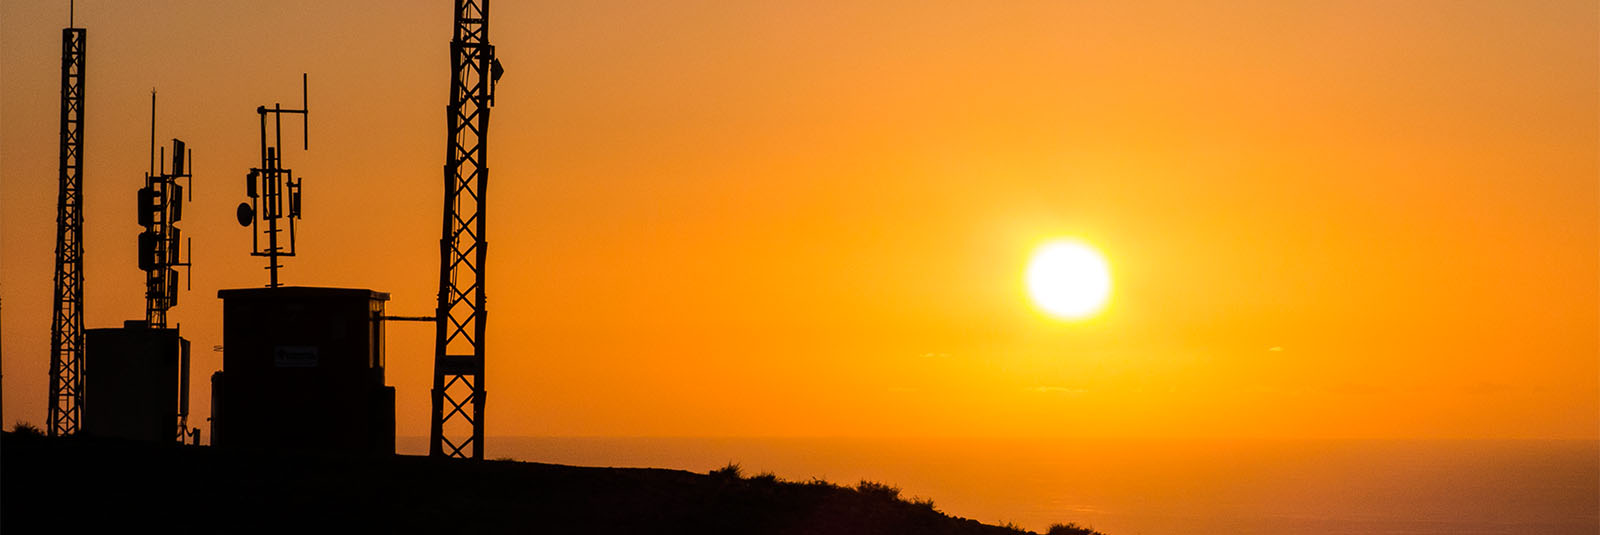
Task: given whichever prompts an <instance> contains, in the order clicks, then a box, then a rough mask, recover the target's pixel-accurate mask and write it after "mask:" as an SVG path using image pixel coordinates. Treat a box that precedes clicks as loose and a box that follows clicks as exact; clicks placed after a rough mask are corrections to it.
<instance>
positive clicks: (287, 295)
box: [211, 286, 394, 455]
mask: <svg viewBox="0 0 1600 535" xmlns="http://www.w3.org/2000/svg"><path fill="white" fill-rule="evenodd" d="M217 296H218V297H221V298H222V303H223V304H222V310H223V312H222V345H223V357H222V371H220V372H217V373H216V374H214V375H212V376H211V425H212V431H211V443H212V445H215V446H218V447H248V448H262V449H296V450H312V451H335V452H347V453H370V454H381V455H389V454H393V453H394V388H393V387H390V386H388V385H386V384H384V383H385V381H384V333H383V306H384V302H386V301H388V300H389V294H386V293H382V292H375V291H372V290H365V289H352V288H308V287H292V286H291V287H279V288H248V289H235V290H221V291H219V292H217Z"/></svg>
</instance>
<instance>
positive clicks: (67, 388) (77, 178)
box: [47, 28, 87, 436]
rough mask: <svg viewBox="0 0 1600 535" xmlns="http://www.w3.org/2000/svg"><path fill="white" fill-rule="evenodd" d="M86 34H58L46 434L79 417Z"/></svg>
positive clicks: (71, 426) (73, 429) (70, 427)
mask: <svg viewBox="0 0 1600 535" xmlns="http://www.w3.org/2000/svg"><path fill="white" fill-rule="evenodd" d="M86 38H87V32H86V31H85V30H84V29H83V28H66V29H63V30H61V162H60V169H61V174H60V193H59V194H58V196H57V197H56V273H55V297H54V304H55V306H54V311H53V313H52V314H51V322H50V411H49V412H50V414H49V415H48V416H47V418H48V420H47V421H48V425H49V429H48V433H49V435H50V436H57V435H70V434H74V433H77V432H78V425H79V424H80V423H81V421H82V415H83V402H84V400H83V335H84V331H83V88H84V85H83V82H84V77H83V74H84V72H83V60H84V44H85V39H86Z"/></svg>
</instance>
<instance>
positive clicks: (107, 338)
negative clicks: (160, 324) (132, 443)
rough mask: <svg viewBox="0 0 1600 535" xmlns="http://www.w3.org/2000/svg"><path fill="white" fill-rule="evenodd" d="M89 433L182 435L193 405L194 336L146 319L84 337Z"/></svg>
mask: <svg viewBox="0 0 1600 535" xmlns="http://www.w3.org/2000/svg"><path fill="white" fill-rule="evenodd" d="M83 375H84V385H83V429H82V431H83V433H84V434H85V435H94V436H102V437H116V438H126V439H133V440H150V441H173V442H176V441H178V440H179V433H181V432H183V431H185V430H182V429H181V428H180V427H179V425H180V423H179V422H180V420H181V417H180V415H182V414H186V413H188V411H189V341H188V340H184V339H183V337H181V336H178V330H177V329H151V328H149V327H147V326H146V324H145V322H144V321H128V322H125V323H124V324H123V327H121V328H105V329H89V330H88V331H87V332H86V333H85V340H84V371H83Z"/></svg>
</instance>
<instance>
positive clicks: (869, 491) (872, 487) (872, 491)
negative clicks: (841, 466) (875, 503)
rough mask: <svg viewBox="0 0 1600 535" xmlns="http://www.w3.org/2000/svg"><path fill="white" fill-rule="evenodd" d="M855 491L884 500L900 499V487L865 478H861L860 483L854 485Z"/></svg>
mask: <svg viewBox="0 0 1600 535" xmlns="http://www.w3.org/2000/svg"><path fill="white" fill-rule="evenodd" d="M856 492H860V493H861V494H863V495H866V496H876V497H879V498H883V499H885V500H898V499H900V487H896V486H894V485H888V484H885V483H879V482H876V481H867V480H865V479H863V480H861V483H858V484H857V485H856Z"/></svg>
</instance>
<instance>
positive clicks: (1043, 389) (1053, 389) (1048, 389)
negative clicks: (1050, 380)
mask: <svg viewBox="0 0 1600 535" xmlns="http://www.w3.org/2000/svg"><path fill="white" fill-rule="evenodd" d="M1028 390H1031V391H1034V392H1039V393H1041V394H1087V393H1089V389H1087V388H1067V387H1064V386H1035V387H1033V388H1029V389H1028Z"/></svg>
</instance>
